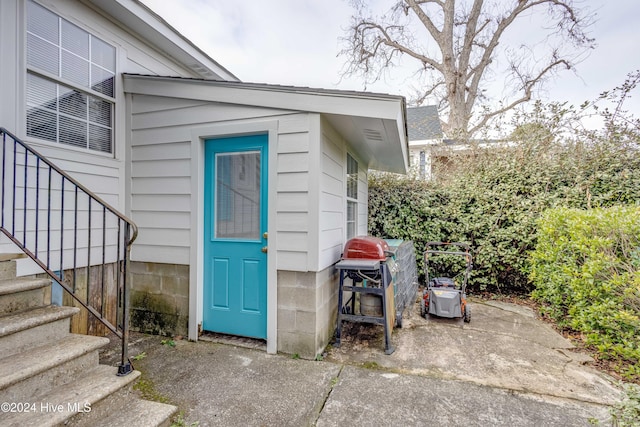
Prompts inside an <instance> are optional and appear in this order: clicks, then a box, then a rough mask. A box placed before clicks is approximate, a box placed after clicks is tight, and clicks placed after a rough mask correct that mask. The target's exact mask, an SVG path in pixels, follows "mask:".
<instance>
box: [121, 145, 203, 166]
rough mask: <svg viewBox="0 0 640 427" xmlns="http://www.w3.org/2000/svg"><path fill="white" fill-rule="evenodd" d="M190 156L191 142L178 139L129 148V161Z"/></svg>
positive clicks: (185, 157)
mask: <svg viewBox="0 0 640 427" xmlns="http://www.w3.org/2000/svg"><path fill="white" fill-rule="evenodd" d="M190 158H191V142H189V141H179V142H170V143H165V144H158V145H143V146H134V147H132V148H131V161H132V162H136V161H138V160H176V159H190Z"/></svg>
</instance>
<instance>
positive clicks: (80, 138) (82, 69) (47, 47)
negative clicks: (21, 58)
mask: <svg viewBox="0 0 640 427" xmlns="http://www.w3.org/2000/svg"><path fill="white" fill-rule="evenodd" d="M115 69H116V49H115V47H113V46H111V45H110V44H108V43H105V42H104V41H102V40H100V39H99V38H97V37H95V36H93V35H92V34H89V33H88V32H86V31H85V30H83V29H81V28H79V27H77V26H76V25H74V24H72V23H70V22H69V21H67V20H65V19H63V18H61V17H59V16H58V15H56V14H55V13H53V12H51V11H49V10H48V9H45V8H44V7H42V6H40V5H39V4H37V3H35V2H34V1H31V0H29V1H28V2H27V136H31V137H35V138H40V139H44V140H47V141H51V142H57V143H60V144H67V145H72V146H75V147H81V148H86V149H90V150H97V151H101V152H105V153H113V112H114V105H115V103H114V101H115V99H114V98H115Z"/></svg>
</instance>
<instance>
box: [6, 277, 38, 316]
mask: <svg viewBox="0 0 640 427" xmlns="http://www.w3.org/2000/svg"><path fill="white" fill-rule="evenodd" d="M50 285H51V280H49V279H22V278H20V279H16V278H11V279H5V280H0V316H1V315H3V314H7V313H14V312H16V311H20V310H25V309H27V308H33V307H42V306H43V305H47V304H48V303H49V302H48V301H45V298H46V296H47V292H46V291H47V288H48V287H49V286H50Z"/></svg>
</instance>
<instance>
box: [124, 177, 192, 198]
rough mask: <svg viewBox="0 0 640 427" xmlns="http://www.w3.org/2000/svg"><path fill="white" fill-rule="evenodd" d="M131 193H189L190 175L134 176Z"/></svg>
mask: <svg viewBox="0 0 640 427" xmlns="http://www.w3.org/2000/svg"><path fill="white" fill-rule="evenodd" d="M131 193H132V194H135V195H140V194H189V193H191V178H190V177H153V178H132V179H131Z"/></svg>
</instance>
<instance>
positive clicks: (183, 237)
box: [135, 227, 191, 248]
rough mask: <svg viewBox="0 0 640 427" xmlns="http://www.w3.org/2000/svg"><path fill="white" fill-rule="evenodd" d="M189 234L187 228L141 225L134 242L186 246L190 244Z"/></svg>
mask: <svg viewBox="0 0 640 427" xmlns="http://www.w3.org/2000/svg"><path fill="white" fill-rule="evenodd" d="M190 234H191V232H190V231H189V230H176V229H172V228H166V229H161V228H146V227H141V228H140V229H139V231H138V238H137V239H136V242H135V243H136V244H137V245H138V244H139V245H158V246H183V247H187V248H188V247H189V245H190V237H191V236H190Z"/></svg>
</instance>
